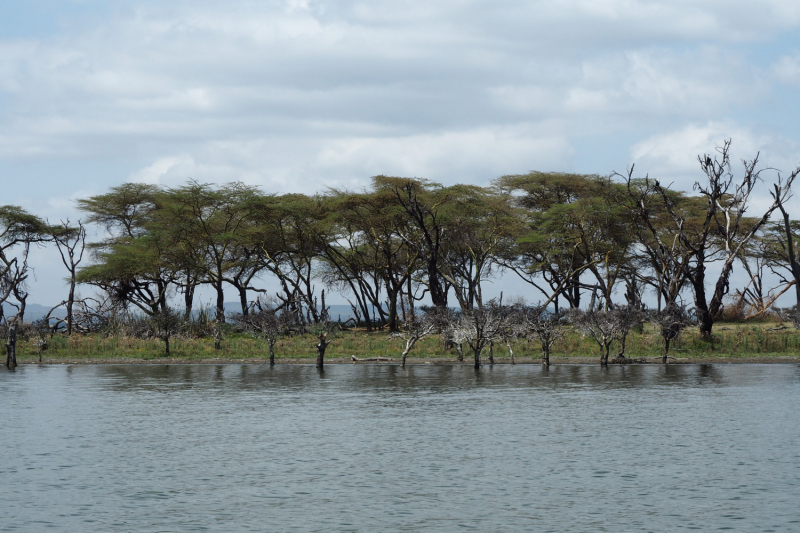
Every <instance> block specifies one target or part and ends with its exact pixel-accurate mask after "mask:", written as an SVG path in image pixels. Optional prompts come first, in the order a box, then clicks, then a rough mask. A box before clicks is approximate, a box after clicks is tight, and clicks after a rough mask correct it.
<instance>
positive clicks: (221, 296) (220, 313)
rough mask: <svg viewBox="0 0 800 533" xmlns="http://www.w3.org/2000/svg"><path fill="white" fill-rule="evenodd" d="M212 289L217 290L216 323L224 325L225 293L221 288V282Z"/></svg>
mask: <svg viewBox="0 0 800 533" xmlns="http://www.w3.org/2000/svg"><path fill="white" fill-rule="evenodd" d="M214 288H215V289H216V290H217V322H219V323H220V324H224V323H225V293H224V290H223V288H222V281H220V282H219V283H217V284H215V286H214Z"/></svg>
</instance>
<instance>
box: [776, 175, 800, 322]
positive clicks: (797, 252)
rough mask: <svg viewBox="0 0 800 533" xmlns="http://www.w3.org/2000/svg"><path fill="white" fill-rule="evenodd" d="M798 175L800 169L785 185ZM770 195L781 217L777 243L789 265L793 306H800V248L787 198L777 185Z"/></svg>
mask: <svg viewBox="0 0 800 533" xmlns="http://www.w3.org/2000/svg"><path fill="white" fill-rule="evenodd" d="M798 173H800V168H798V169H796V170H795V171H794V172H792V174H791V175H790V176H789V178H788V179H787V180H786V181H787V183H791V182H792V181H794V179H795V178H796V177H797V174H798ZM770 194H771V195H772V199H773V201H774V202H776V203H777V204H778V209H780V211H781V215H782V216H783V233H784V238H785V240H783V239H781V240H780V241H779V242H780V244H781V248H783V252H784V256H785V260H786V262H787V263H788V265H789V271H790V272H791V273H792V281H793V282H794V290H795V297H796V301H795V305H797V306H800V246H798V245H797V243H796V242H795V238H794V235H793V233H792V221H791V220H790V218H789V213H788V211H786V205H785V204H786V200H787V199H788V198H787V195H786V194H785V193H784V191H783V189H782V188H781V187H779V186H778V185H777V184H776V185H774V190H773V191H771V192H770Z"/></svg>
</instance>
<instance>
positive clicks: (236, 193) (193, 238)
mask: <svg viewBox="0 0 800 533" xmlns="http://www.w3.org/2000/svg"><path fill="white" fill-rule="evenodd" d="M256 194H257V191H256V190H255V189H253V188H252V187H247V186H245V185H243V184H242V183H238V182H237V183H229V184H226V185H224V186H222V187H219V188H214V187H212V186H211V185H207V184H199V183H197V182H195V181H190V182H189V183H187V184H186V185H184V186H182V187H177V188H174V189H169V190H168V191H167V192H166V195H165V198H164V203H163V206H162V208H161V209H159V210H158V211H157V212H155V213H154V222H155V225H154V227H153V231H158V232H160V233H162V234H163V236H164V239H165V240H166V241H167V242H168V243H169V250H170V252H169V254H170V255H169V256H168V257H171V259H172V260H173V264H174V263H178V264H180V263H183V265H184V266H185V267H186V268H188V269H189V270H191V271H193V272H198V273H200V274H201V276H202V280H203V282H205V283H208V284H209V285H211V286H212V287H213V288H214V291H215V293H216V319H217V322H219V323H220V324H222V323H224V322H225V308H224V303H225V295H224V286H223V284H224V283H225V282H226V281H228V279H229V278H227V276H226V274H227V273H228V272H229V271H230V270H231V269H232V268H236V267H235V265H237V264H241V263H242V262H243V261H245V262H247V263H248V266H247V267H246V268H245V270H249V271H250V272H251V273H252V269H253V267H252V266H250V265H251V264H252V263H254V262H253V261H250V257H249V255H247V254H243V253H242V252H243V244H244V242H245V235H244V233H245V230H246V226H247V224H248V223H249V222H250V220H251V217H250V205H252V201H253V199H254V198H255V196H256ZM176 251H177V254H176V253H175V252H176ZM242 275H243V274H242ZM237 279H241V278H237ZM250 279H252V276H250ZM247 288H249V285H244V286H241V285H240V291H244V290H246V289H247ZM242 298H243V300H244V305H243V310H242V312H243V313H245V312H246V310H247V305H246V303H247V298H246V296H243V297H242Z"/></svg>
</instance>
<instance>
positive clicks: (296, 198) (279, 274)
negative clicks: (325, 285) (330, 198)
mask: <svg viewBox="0 0 800 533" xmlns="http://www.w3.org/2000/svg"><path fill="white" fill-rule="evenodd" d="M251 217H252V222H251V231H250V239H251V242H252V243H253V244H254V245H255V246H257V247H258V249H259V250H260V255H259V257H260V258H261V260H262V261H263V264H264V268H265V269H266V270H268V271H269V272H271V273H272V274H273V275H275V277H276V278H277V279H278V283H279V284H280V286H281V291H280V292H279V293H278V294H277V295H276V297H277V298H278V299H279V300H281V305H280V307H281V308H283V309H286V310H287V311H288V312H290V313H291V314H292V315H293V316H295V317H296V319H297V320H298V322H300V323H301V324H304V323H306V321H308V322H312V323H318V322H320V321H322V320H323V319H325V318H326V316H325V315H326V309H325V303H324V292H323V293H322V294H323V296H322V306H321V307H320V302H319V301H318V299H317V296H316V295H315V291H316V286H315V284H314V279H315V274H316V268H315V267H316V264H317V263H318V259H319V257H320V250H319V243H320V241H321V240H324V238H323V237H321V236H320V233H324V234H327V231H328V227H327V223H326V221H325V218H326V215H325V206H324V205H323V201H322V198H321V197H309V196H305V195H302V194H285V195H282V196H279V197H275V196H260V197H257V198H255V199H254V203H253V205H252V212H251Z"/></svg>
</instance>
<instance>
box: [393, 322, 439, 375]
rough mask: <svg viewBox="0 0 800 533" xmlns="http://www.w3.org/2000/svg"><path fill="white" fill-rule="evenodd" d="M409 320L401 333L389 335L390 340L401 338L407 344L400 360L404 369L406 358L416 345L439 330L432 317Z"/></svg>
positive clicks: (401, 329) (402, 327)
mask: <svg viewBox="0 0 800 533" xmlns="http://www.w3.org/2000/svg"><path fill="white" fill-rule="evenodd" d="M408 318H409V319H408V320H406V322H405V323H404V324H403V325H402V326H401V328H400V331H396V332H394V333H392V334H390V335H389V338H390V339H393V338H399V339H403V340H404V341H405V343H406V346H405V349H403V354H402V359H401V360H400V366H401V367H402V368H405V367H406V357H407V356H408V353H409V352H410V351H411V350H412V349H413V348H414V345H415V344H416V343H417V342H418V341H420V340H422V339H423V338H425V337H427V336H428V335H432V334H434V333H436V331H437V330H438V324H437V321H436V319H435V318H434V317H432V316H429V315H422V316H413V315H409V317H408Z"/></svg>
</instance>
